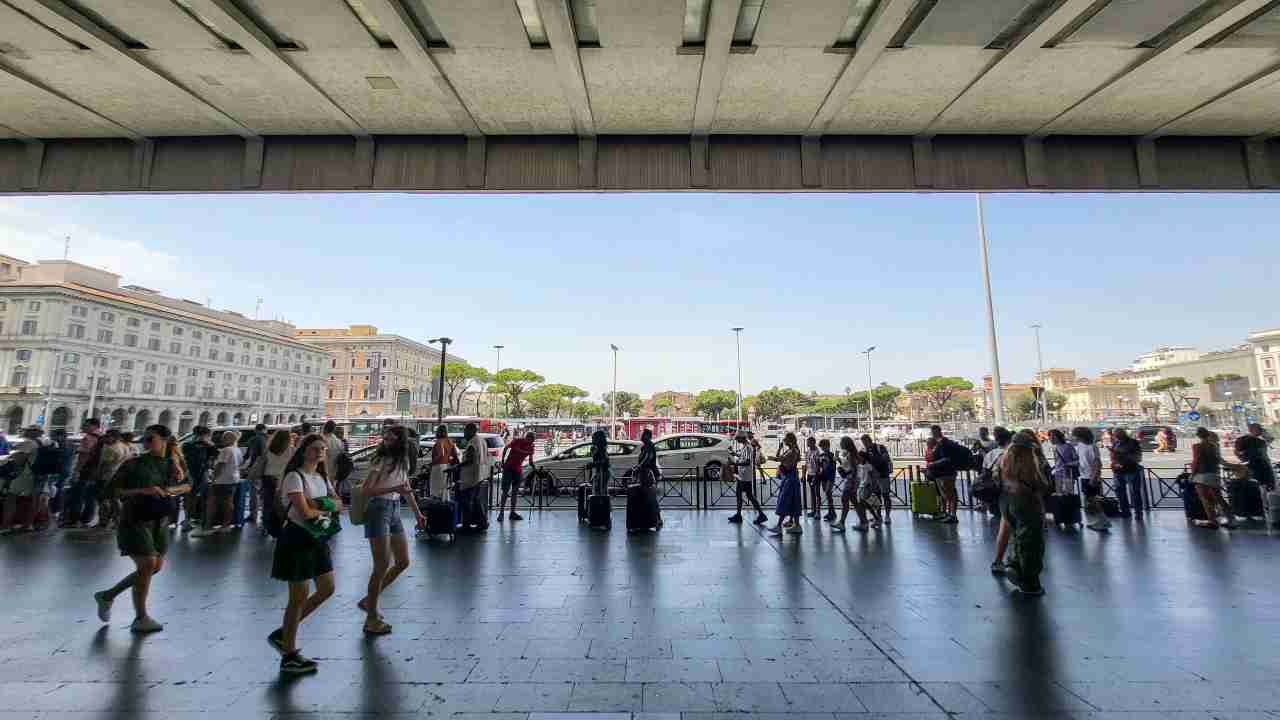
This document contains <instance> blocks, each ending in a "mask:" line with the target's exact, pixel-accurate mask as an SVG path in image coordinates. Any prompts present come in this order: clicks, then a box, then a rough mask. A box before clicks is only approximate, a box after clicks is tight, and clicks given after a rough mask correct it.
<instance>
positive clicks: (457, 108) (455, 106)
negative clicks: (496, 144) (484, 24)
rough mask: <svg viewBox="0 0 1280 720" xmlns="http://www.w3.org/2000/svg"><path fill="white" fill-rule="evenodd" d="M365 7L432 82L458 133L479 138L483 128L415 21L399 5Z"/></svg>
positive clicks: (367, 0) (376, 0) (369, 2)
mask: <svg viewBox="0 0 1280 720" xmlns="http://www.w3.org/2000/svg"><path fill="white" fill-rule="evenodd" d="M364 4H365V7H366V8H368V9H369V12H371V13H373V14H374V17H376V18H377V19H378V22H379V23H380V24H381V25H382V27H383V29H384V30H386V32H387V34H388V35H390V36H391V40H392V41H393V42H394V43H395V44H396V48H397V49H399V50H400V52H401V53H403V54H404V56H405V59H406V60H408V61H409V64H410V65H412V66H413V67H414V68H415V69H417V70H418V72H420V73H422V74H423V75H424V76H426V77H428V78H430V79H431V81H432V82H433V83H434V84H435V86H436V87H437V88H438V89H439V90H440V99H441V101H442V102H443V104H444V107H445V110H446V111H447V112H448V113H449V116H450V117H452V118H453V121H454V122H455V123H457V125H458V130H459V132H461V133H462V134H463V135H468V136H474V135H480V134H481V132H480V126H479V125H477V124H476V119H475V117H474V116H473V115H472V114H471V111H470V110H469V109H467V105H466V103H464V102H463V101H462V96H461V95H459V94H458V90H457V88H455V87H454V86H453V83H452V82H450V81H449V78H448V77H447V76H446V75H445V74H444V70H442V69H441V68H440V65H439V64H437V63H436V59H435V58H434V57H432V56H431V52H430V50H429V49H428V45H427V39H426V38H424V37H423V36H422V33H421V32H419V31H418V27H417V26H416V25H415V24H414V23H413V21H412V19H411V18H409V17H408V16H407V15H406V11H405V9H404V5H402V4H401V3H399V2H390V0H364Z"/></svg>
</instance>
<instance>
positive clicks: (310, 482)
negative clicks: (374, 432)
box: [267, 434, 342, 675]
mask: <svg viewBox="0 0 1280 720" xmlns="http://www.w3.org/2000/svg"><path fill="white" fill-rule="evenodd" d="M324 457H325V442H324V438H322V437H321V436H319V435H315V434H312V435H308V436H306V437H305V438H303V440H302V443H301V445H300V447H299V448H298V451H297V452H296V453H294V455H293V458H292V459H291V460H290V461H289V464H288V466H286V468H285V472H284V481H283V483H284V487H283V493H284V495H285V497H287V498H288V499H289V501H288V506H289V511H288V518H289V520H288V522H286V523H285V524H284V529H283V530H282V531H281V533H280V539H279V540H277V541H276V548H275V555H274V556H273V558H272V561H271V577H273V578H275V579H277V580H283V581H285V582H287V583H289V604H288V605H287V606H285V609H284V621H283V624H282V625H281V627H280V628H279V629H278V630H275V631H274V632H272V633H271V634H270V635H268V636H267V642H268V643H270V644H271V646H272V647H273V648H275V649H276V650H277V651H279V652H280V654H281V655H282V656H283V657H281V659H280V672H282V673H286V674H291V675H297V674H302V673H309V672H315V671H316V669H317V668H318V666H317V664H316V662H315V661H314V660H309V659H307V658H305V657H303V656H302V653H300V652H299V651H298V625H300V624H301V623H302V621H303V620H305V619H306V618H307V616H308V615H310V614H311V613H313V612H315V610H316V608H318V607H320V605H321V604H323V603H324V601H325V600H328V599H329V597H330V596H332V595H333V558H332V556H331V555H330V552H329V543H328V541H326V540H320V539H318V538H317V537H316V536H315V535H313V534H312V532H311V531H309V530H308V529H307V527H306V525H307V524H309V523H313V522H314V521H317V520H321V519H323V518H325V517H326V516H333V517H336V516H337V515H338V514H340V513H341V512H342V498H340V497H338V493H337V492H336V491H335V490H334V489H333V484H332V483H331V482H329V480H328V479H327V478H326V477H325V468H324ZM322 504H323V505H324V506H326V507H329V508H330V510H329V511H328V512H325V511H322V510H321V509H320V506H321V505H322ZM310 582H314V583H315V586H316V590H315V592H313V593H309V594H308V587H307V584H308V583H310Z"/></svg>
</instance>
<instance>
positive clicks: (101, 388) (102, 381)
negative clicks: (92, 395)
mask: <svg viewBox="0 0 1280 720" xmlns="http://www.w3.org/2000/svg"><path fill="white" fill-rule="evenodd" d="M110 385H111V378H106V377H100V378H98V392H100V393H104V392H106V391H107V390H109V389H110Z"/></svg>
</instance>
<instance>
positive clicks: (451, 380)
mask: <svg viewBox="0 0 1280 720" xmlns="http://www.w3.org/2000/svg"><path fill="white" fill-rule="evenodd" d="M491 379H492V376H491V375H490V373H489V371H488V370H485V369H484V368H478V367H475V366H473V365H471V364H469V363H465V362H459V361H457V360H450V361H449V362H447V363H445V364H444V388H445V401H446V402H447V403H448V405H449V410H450V412H457V411H458V410H459V406H460V405H461V404H462V397H463V396H464V395H466V394H467V391H468V390H470V389H471V384H472V383H478V384H480V385H481V386H483V385H484V384H485V383H487V382H489V381H490V380H491Z"/></svg>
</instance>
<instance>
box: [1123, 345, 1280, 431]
mask: <svg viewBox="0 0 1280 720" xmlns="http://www.w3.org/2000/svg"><path fill="white" fill-rule="evenodd" d="M1275 347H1276V348H1277V350H1280V343H1278V344H1277V345H1276V346H1275ZM1255 348H1256V346H1254V345H1252V344H1249V345H1242V346H1240V347H1235V348H1232V349H1230V350H1220V351H1214V352H1204V353H1198V355H1197V357H1196V359H1194V360H1189V361H1186V362H1176V363H1167V364H1165V365H1161V366H1160V367H1158V368H1155V369H1150V370H1144V371H1139V372H1137V373H1136V374H1135V382H1136V383H1137V385H1138V395H1139V398H1140V399H1141V401H1142V402H1143V403H1144V404H1147V405H1148V406H1152V407H1158V411H1157V413H1158V417H1161V418H1172V417H1174V416H1176V415H1177V414H1178V413H1182V412H1186V411H1187V410H1188V409H1189V408H1187V407H1181V408H1176V407H1174V406H1173V400H1172V399H1171V398H1170V397H1169V394H1168V393H1156V392H1151V390H1150V389H1149V386H1150V385H1151V383H1153V382H1155V381H1157V380H1163V379H1167V378H1174V377H1180V378H1184V379H1185V380H1186V381H1187V382H1188V383H1190V384H1191V387H1190V388H1189V389H1188V390H1186V391H1185V392H1186V395H1187V397H1188V398H1195V401H1194V402H1195V403H1196V407H1195V409H1196V410H1197V411H1198V412H1199V413H1200V415H1201V417H1202V420H1201V422H1203V423H1204V424H1205V425H1207V426H1209V427H1217V426H1224V425H1230V424H1232V422H1233V421H1234V416H1235V415H1240V414H1242V413H1244V414H1247V413H1249V412H1250V409H1251V407H1250V406H1252V405H1254V404H1255V403H1256V402H1257V391H1258V389H1259V382H1258V362H1257V359H1256V355H1255ZM1223 375H1226V376H1237V377H1239V378H1240V379H1239V380H1237V381H1234V382H1214V383H1212V384H1206V383H1205V380H1206V379H1208V378H1213V377H1216V376H1223ZM1242 417H1243V415H1242Z"/></svg>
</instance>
